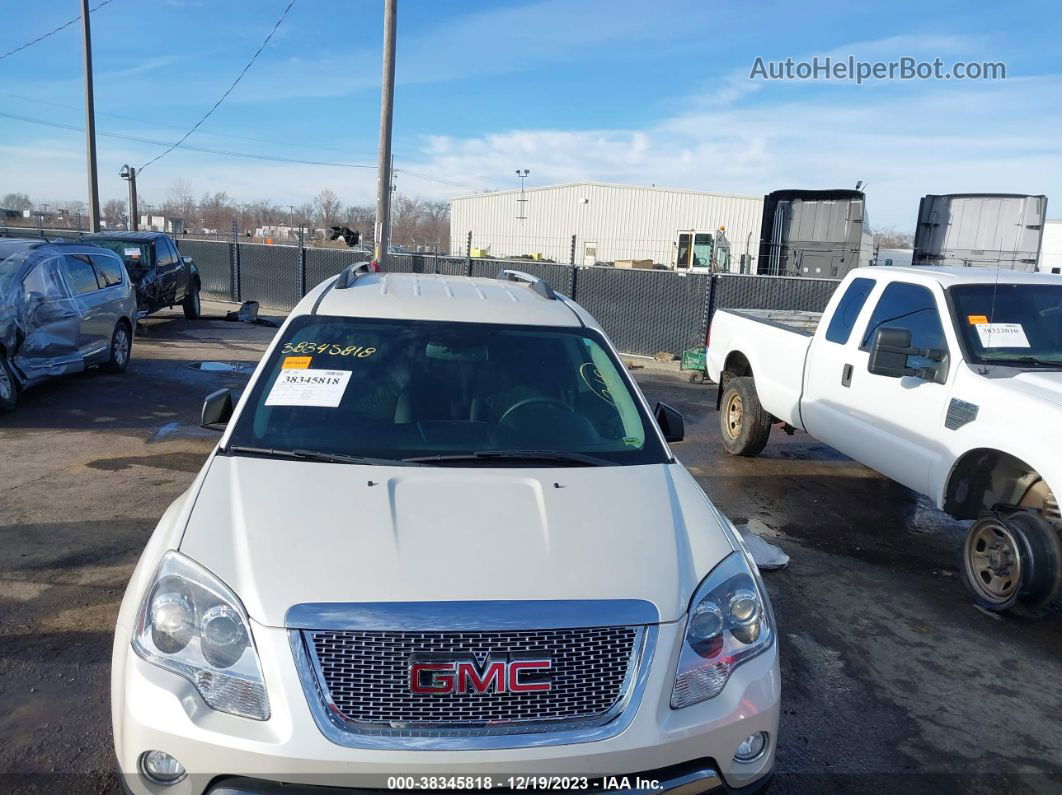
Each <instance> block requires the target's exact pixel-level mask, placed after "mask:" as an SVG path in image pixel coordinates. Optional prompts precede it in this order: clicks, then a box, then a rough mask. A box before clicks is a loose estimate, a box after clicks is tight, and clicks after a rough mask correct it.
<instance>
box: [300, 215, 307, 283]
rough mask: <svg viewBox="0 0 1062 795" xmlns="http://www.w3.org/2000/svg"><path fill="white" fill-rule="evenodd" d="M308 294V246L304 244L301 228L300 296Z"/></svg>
mask: <svg viewBox="0 0 1062 795" xmlns="http://www.w3.org/2000/svg"><path fill="white" fill-rule="evenodd" d="M304 295H306V248H305V247H304V246H303V240H302V229H301V228H300V229H299V298H302V297H303V296H304Z"/></svg>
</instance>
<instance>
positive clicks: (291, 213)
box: [288, 204, 295, 237]
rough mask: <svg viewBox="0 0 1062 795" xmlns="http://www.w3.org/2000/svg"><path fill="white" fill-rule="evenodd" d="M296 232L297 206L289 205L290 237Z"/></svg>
mask: <svg viewBox="0 0 1062 795" xmlns="http://www.w3.org/2000/svg"><path fill="white" fill-rule="evenodd" d="M294 232H295V205H294V204H289V205H288V236H289V237H290V236H291V235H292V233H294Z"/></svg>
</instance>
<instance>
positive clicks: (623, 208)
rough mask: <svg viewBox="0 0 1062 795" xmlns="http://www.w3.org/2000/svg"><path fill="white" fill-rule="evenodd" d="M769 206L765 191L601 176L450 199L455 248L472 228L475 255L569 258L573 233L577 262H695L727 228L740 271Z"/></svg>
mask: <svg viewBox="0 0 1062 795" xmlns="http://www.w3.org/2000/svg"><path fill="white" fill-rule="evenodd" d="M762 214H763V198H762V197H759V196H737V195H734V194H729V193H699V192H697V191H689V190H668V189H665V188H655V187H653V188H645V187H638V186H635V185H610V184H606V183H602V182H573V183H570V184H565V185H551V186H548V187H542V188H528V189H527V190H526V191H524V192H522V191H520V190H519V189H516V190H508V191H498V192H493V193H477V194H474V195H471V196H461V197H458V198H455V199H451V200H450V250H451V251H452V252H454V253H462V254H463V253H464V252H465V248H466V246H467V245H468V235H469V233H470V232H471V234H472V243H471V245H472V248H473V249H474V251H473V255H476V254H477V253H482V254H488V255H490V256H492V257H498V258H504V257H510V256H527V255H530V256H541V257H542V258H544V259H551V260H554V261H556V262H569V261H570V258H571V256H572V236H573V235H574V236H575V262H576V264H580V265H582V264H586V265H593V264H594V263H595V262H616V263H620V264H621V265H624V264H626V265H628V266H629V265H630V264H632V263H633V264H634V266H635V267H649V266H650V263H658V264H661V265H668V266H671V267H674V266H675V264H676V262H678V263H679V264H680V265H689V264H692V265H695V266H696V265H706V264H708V262H707V261H712V252H713V251H714V250H716V249H718V246H717V245H716V242H717V240H718V236H719V232H720V230H723V233H724V235H725V237H726V240H727V241H729V245H730V259H731V261H732V265H731V266H730V267H729V270H733V271H737V270H738V269H739V263H740V259H741V256H742V255H745V254H748V255H750V257H755V255H756V253H757V248H758V243H759V236H760V220H761V216H762ZM706 259H707V261H706ZM750 264H751V260H750ZM751 272H753V273H755V266H754V265H752V269H751Z"/></svg>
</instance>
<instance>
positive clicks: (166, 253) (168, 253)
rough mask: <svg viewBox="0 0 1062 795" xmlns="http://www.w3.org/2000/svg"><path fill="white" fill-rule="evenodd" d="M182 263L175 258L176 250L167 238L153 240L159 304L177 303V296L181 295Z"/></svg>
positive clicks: (179, 259)
mask: <svg viewBox="0 0 1062 795" xmlns="http://www.w3.org/2000/svg"><path fill="white" fill-rule="evenodd" d="M183 270H184V263H183V262H181V258H180V257H178V256H177V249H176V248H174V246H173V243H171V242H170V241H169V238H165V237H160V238H157V239H156V240H155V271H156V273H157V274H158V279H159V297H160V303H161V304H163V305H169V304H171V303H176V302H177V297H178V295H179V294H182V293H183V291H184V290H183V286H182V285H181V283H180V282H181V273H182V271H183Z"/></svg>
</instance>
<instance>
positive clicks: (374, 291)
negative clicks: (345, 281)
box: [292, 273, 592, 327]
mask: <svg viewBox="0 0 1062 795" xmlns="http://www.w3.org/2000/svg"><path fill="white" fill-rule="evenodd" d="M333 285H334V280H329V282H327V283H325V284H322V285H320V286H319V287H317V288H316V289H314V290H312V291H310V293H309V294H308V295H307V296H306V298H304V299H303V300H302V302H300V304H299V306H298V307H296V309H295V311H294V312H293V313H292V314H309V313H310V312H312V311H313V310H314V306H315V305H316V307H317V308H316V313H317V314H320V315H338V316H341V317H376V318H393V319H405V320H441V321H448V322H454V323H460V322H465V323H509V324H516V325H530V326H568V327H571V326H575V327H578V326H581V325H585V323H584V321H583V319H582V315H581V314H580V313H579V312H580V310H579V308H578V307H577V305H575V304H572V303H571V302H569V301H568V300H567V299H565V298H563V297H562V296H558V297H557V299H556V300H553V299H549V298H545V297H543V296H542V295H541V294H540V293H538V292H535V291H534V290H533V289H532V288H531V286H530V285H528V284H524V283H521V282H510V281H501V280H499V279H483V278H472V277H468V276H444V275H441V274H418V273H370V274H366V275H363V276H359V277H358V279H357V280H356V281H355V282H354V284H353V285H351V286H350V287H347V288H335V287H334V286H333ZM318 301H319V302H320V303H318ZM591 322H592V321H591Z"/></svg>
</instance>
